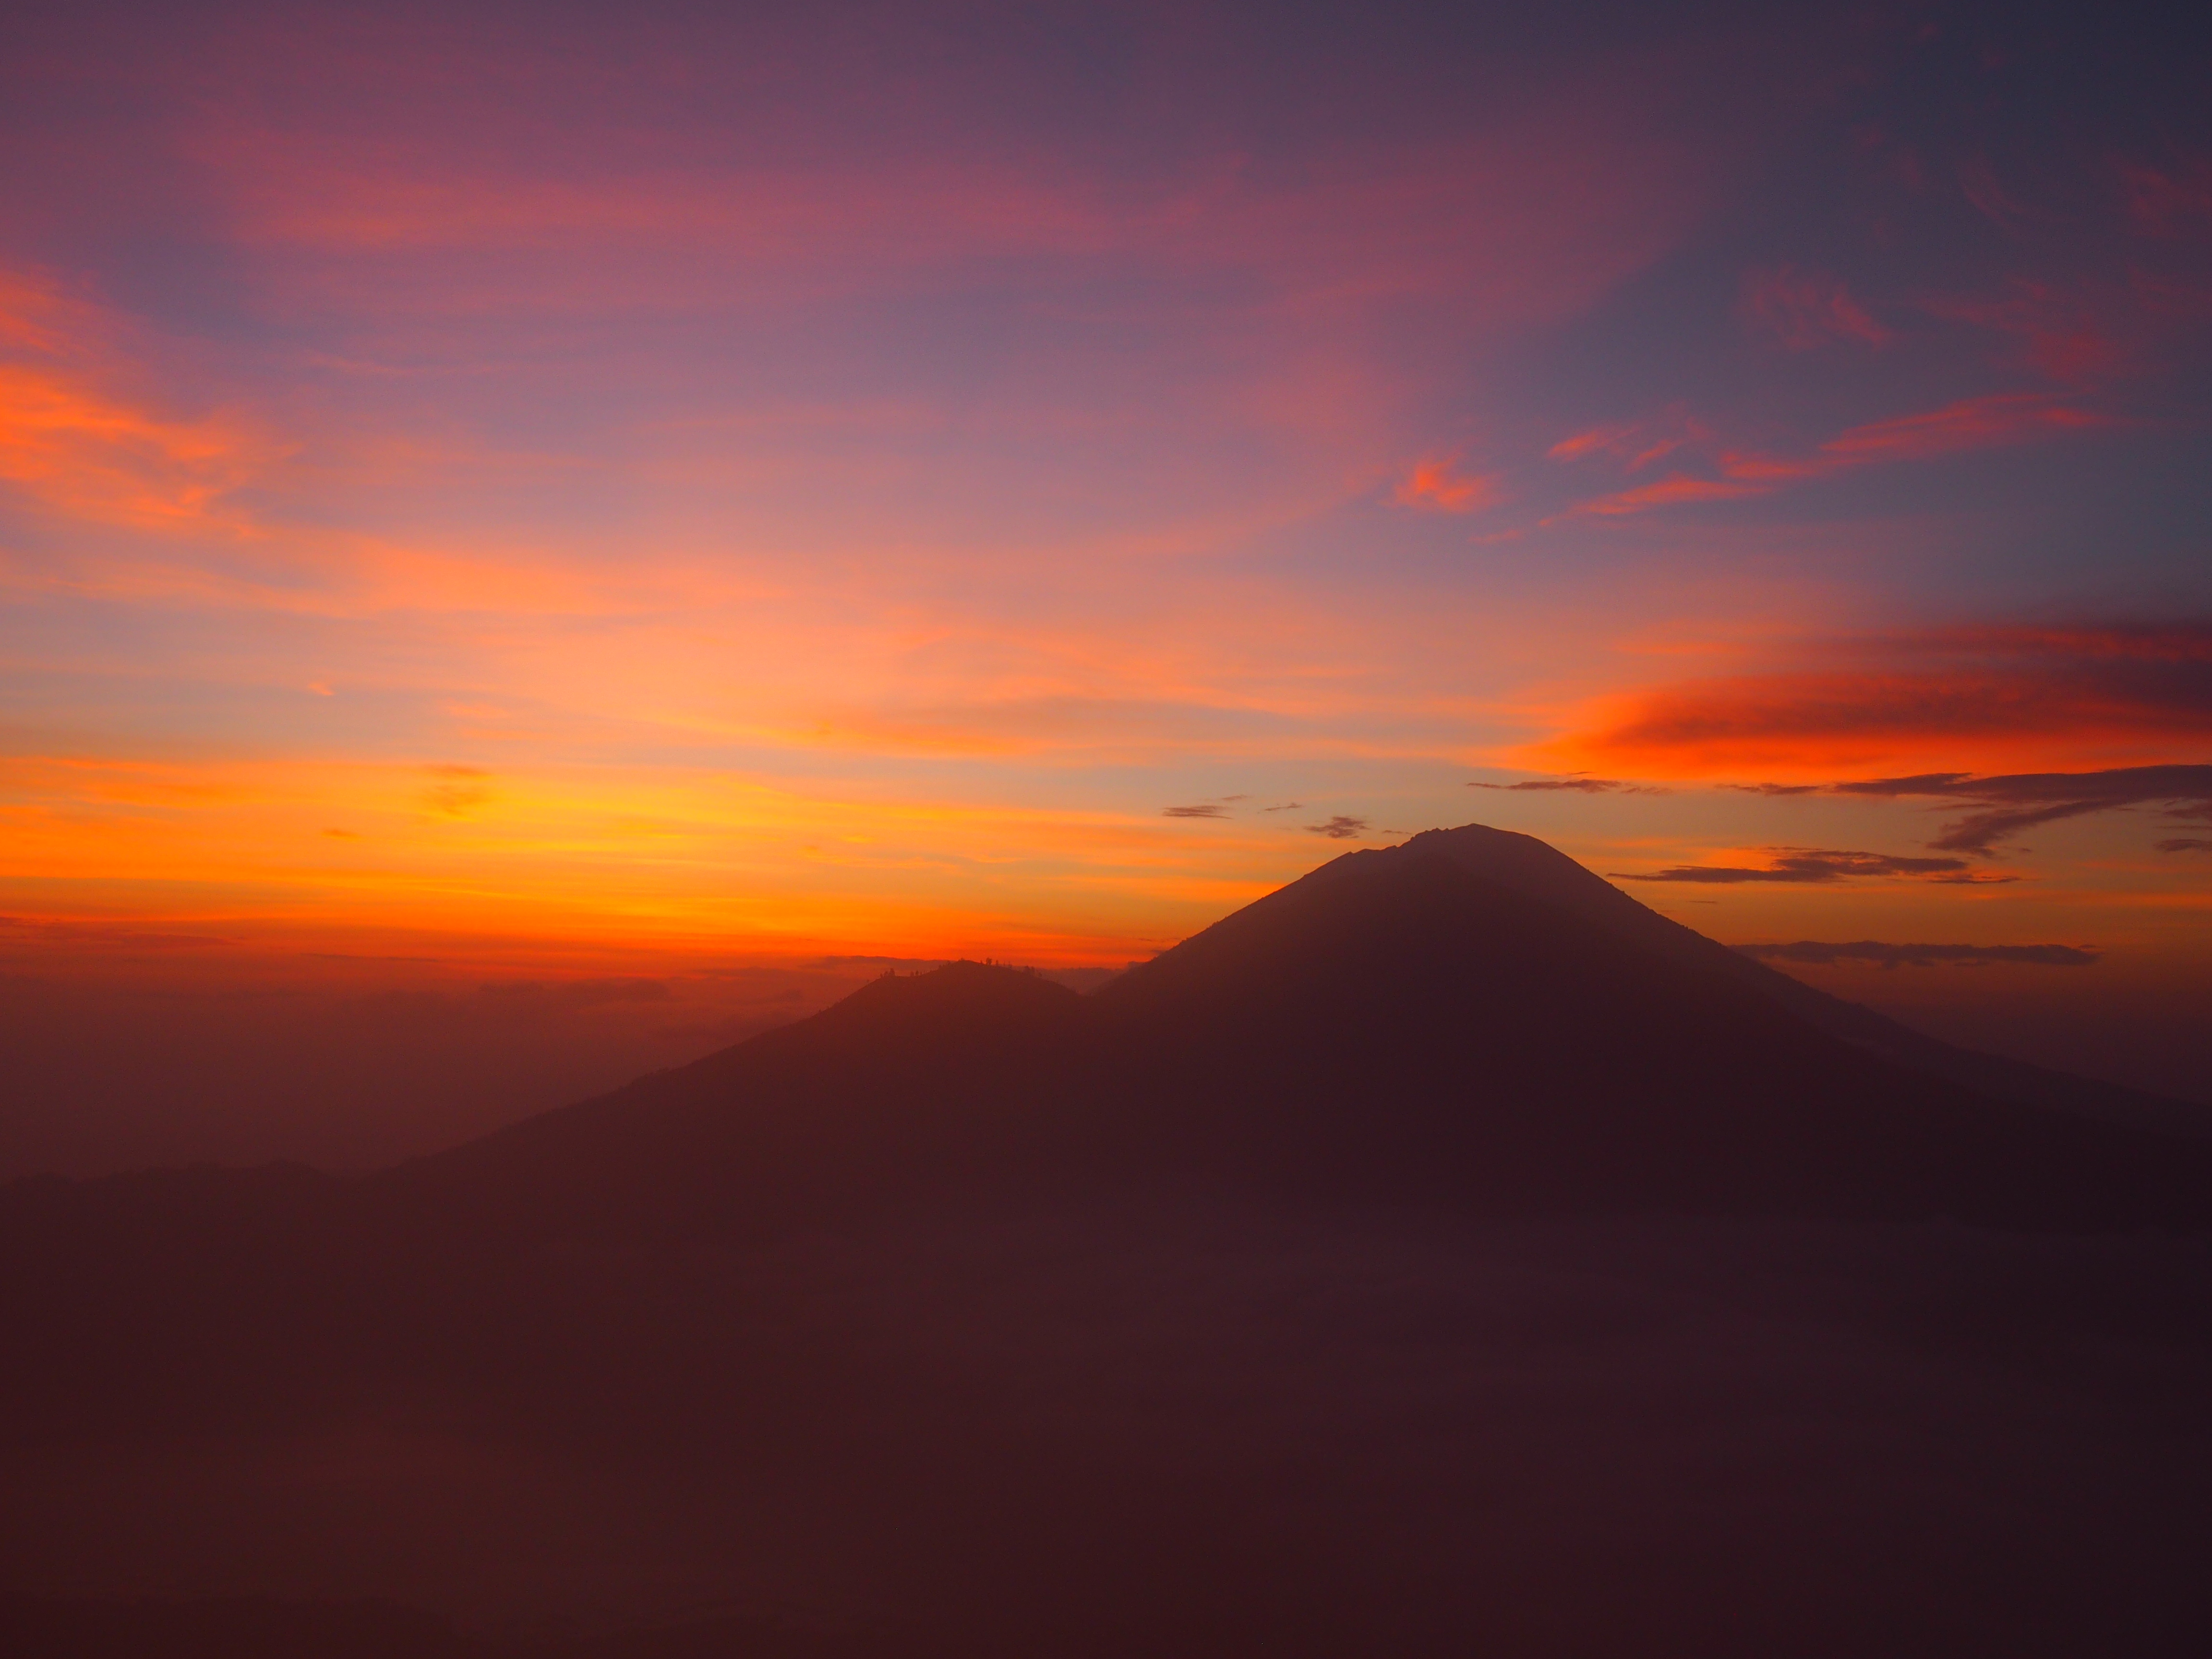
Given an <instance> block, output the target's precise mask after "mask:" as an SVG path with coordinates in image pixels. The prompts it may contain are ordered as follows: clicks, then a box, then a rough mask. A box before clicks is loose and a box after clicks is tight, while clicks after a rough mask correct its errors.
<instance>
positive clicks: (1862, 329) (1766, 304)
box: [1743, 265, 1894, 351]
mask: <svg viewBox="0 0 2212 1659" xmlns="http://www.w3.org/2000/svg"><path fill="white" fill-rule="evenodd" d="M1743 313H1744V316H1745V319H1746V320H1747V321H1748V322H1750V323H1751V324H1752V325H1753V327H1755V328H1758V329H1759V330H1761V331H1764V332H1765V333H1768V334H1771V335H1772V336H1773V337H1775V338H1777V339H1778V340H1780V341H1781V342H1782V343H1783V344H1784V345H1785V346H1787V347H1789V348H1790V350H1792V351H1812V350H1816V349H1819V348H1820V347H1822V346H1829V345H1835V344H1838V343H1846V342H1848V343H1856V344H1859V345H1870V346H1880V345H1887V344H1888V343H1889V342H1890V341H1891V339H1893V337H1894V336H1893V334H1892V333H1891V331H1889V330H1888V329H1887V328H1884V327H1883V326H1882V325H1881V324H1880V323H1878V322H1876V321H1875V319H1873V318H1872V317H1870V316H1869V315H1868V314H1867V310H1866V307H1863V306H1862V305H1861V304H1860V303H1859V302H1858V301H1857V300H1855V299H1853V298H1852V297H1851V294H1850V289H1847V288H1845V287H1844V284H1843V283H1842V282H1841V281H1840V280H1838V278H1836V277H1834V276H1829V275H1828V274H1827V273H1826V272H1825V271H1818V270H1802V269H1800V268H1799V267H1797V266H1796V265H1783V266H1779V267H1778V268H1775V269H1772V270H1754V271H1753V272H1751V273H1750V274H1748V275H1747V276H1745V278H1744V279H1743Z"/></svg>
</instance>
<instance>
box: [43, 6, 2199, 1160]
mask: <svg viewBox="0 0 2212 1659" xmlns="http://www.w3.org/2000/svg"><path fill="white" fill-rule="evenodd" d="M5 31H6V32H5V35H4V51H0V1041H4V1042H5V1043H6V1044H7V1046H8V1048H9V1051H10V1052H11V1054H15V1055H16V1056H18V1063H17V1064H16V1065H15V1066H12V1067H11V1068H10V1070H11V1073H12V1074H11V1076H10V1077H9V1079H8V1080H7V1082H6V1083H5V1084H4V1085H0V1091H4V1094H3V1095H0V1169H6V1170H36V1169H40V1168H66V1169H71V1170H86V1171H92V1170H117V1169H124V1168H129V1167H132V1166H134V1165H137V1164H145V1163H148V1162H159V1161H175V1160H179V1159H191V1158H208V1157H213V1158H244V1159H255V1158H267V1157H272V1156H297V1157H304V1158H312V1159H314V1160H317V1161H319V1162H325V1163H331V1164H350V1165H354V1166H366V1165H369V1164H374V1163H377V1162H379V1161H382V1160H385V1159H388V1158H394V1157H398V1156H400V1155H403V1154H404V1153H407V1152H415V1151H421V1150H426V1149H428V1148H430V1147H433V1146H443V1145H451V1144H453V1143H454V1142H456V1141H458V1140H459V1139H464V1138H465V1137H466V1136H467V1135H469V1134H470V1133H475V1132H477V1131H478V1130H480V1129H483V1128H485V1127H490V1126H492V1125H493V1124H495V1123H497V1122H501V1121H512V1120H513V1119H514V1118H516V1117H518V1116H520V1115H522V1114H523V1113H525V1112H526V1111H528V1110H531V1109H537V1108H541V1107H544V1106H550V1105H552V1104H555V1103H558V1102H559V1101H560V1100H562V1099H563V1098H566V1097H570V1096H572V1095H574V1094H575V1093H578V1092H583V1091H588V1090H590V1089H592V1088H594V1087H599V1086H611V1085H613V1084H615V1083H617V1082H618V1081H620V1080H622V1079H623V1078H625V1077H628V1076H630V1075H633V1074H635V1073H639V1072H641V1071H645V1070H647V1069H651V1068H653V1067H655V1066H665V1065H672V1064H679V1063H683V1062H686V1061H689V1060H692V1059H695V1058H696V1057H698V1056H699V1055H701V1054H706V1053H708V1052H709V1051H711V1050H712V1049H714V1048H716V1047H718V1046H720V1045H721V1044H722V1043H724V1042H726V1041H728V1040H729V1039H730V1038H732V1037H733V1036H742V1035H744V1033H745V1032H747V1031H750V1030H759V1029H762V1028H763V1027H764V1026H766V1025H768V1024H773V1023H775V1022H777V1021H780V1020H781V1019H784V1018H787V1017H789V1016H790V1015H792V1014H794V1013H801V1012H811V1011H812V1010H814V1009H817V1008H819V1007H821V1006H825V1005H826V1004H827V1003H828V1002H829V1001H830V1000H834V999H835V998H836V996H838V995H840V994H842V993H843V992H845V991H846V990H848V989H850V988H851V987H853V986H854V984H856V983H859V982H860V981H861V980H862V979H864V978H866V976H867V975H870V974H872V973H873V972H876V971H878V969H879V968H880V966H881V963H880V962H878V963H865V962H854V961H852V960H850V959H851V958H859V957H872V958H879V959H887V960H888V959H896V960H898V961H902V962H904V963H908V964H909V965H918V964H921V963H928V962H935V961H941V960H946V959H951V958H955V957H963V956H965V957H974V958H978V959H981V958H985V957H994V958H997V959H999V960H1001V961H1006V960H1012V961H1017V962H1021V963H1031V964H1035V965H1038V966H1041V967H1045V968H1049V969H1085V970H1091V971H1092V974H1093V976H1094V977H1095V976H1096V975H1097V973H1102V972H1103V971H1106V970H1112V969H1120V968H1121V967H1122V966H1123V965H1124V964H1125V963H1129V962H1132V961H1141V960H1144V959H1146V957H1150V956H1151V955H1152V954H1153V953H1154V952H1156V951H1159V950H1161V949H1163V948H1164V947H1165V946H1167V945H1170V944H1172V943H1173V942H1174V941H1175V940H1176V939H1182V938H1184V937H1186V936H1188V935H1189V934H1191V933H1194V932H1195V931H1197V930H1198V929H1199V928H1200V927H1204V926H1206V924H1208V923H1210V922H1212V921H1214V920H1215V919H1217V918H1218V917H1219V916H1221V915H1225V914H1226V913H1228V912H1229V911H1231V910H1232V909H1234V908H1236V907H1237V906H1238V905H1240V904H1242V903H1244V902H1249V901H1250V900H1251V899H1254V898H1255V897H1257V896H1260V895H1261V894H1262V893H1264V892H1266V891H1267V890H1270V889H1271V888H1273V887H1274V886H1277V885H1279V884H1281V883H1283V882H1285V881H1287V880H1289V879H1291V878H1294V877H1296V876H1297V875H1299V874H1301V873H1303V872H1304V871H1306V870H1308V869H1310V868H1312V867H1313V866H1316V864H1318V863H1320V862H1321V861H1322V858H1323V857H1325V856H1327V855H1328V854H1333V853H1334V852H1336V851H1339V850H1341V849H1342V848H1344V847H1346V846H1355V845H1362V844H1364V845H1370V846H1374V845H1380V844H1383V843H1384V842H1394V841H1396V840H1399V839H1401V838H1402V836H1404V835H1405V834H1407V833H1410V832H1412V831H1414V830H1418V829H1422V828H1424V827H1425V826H1429V825H1432V824H1444V823H1459V822H1462V821H1463V820H1465V819H1466V818H1468V817H1470V816H1480V817H1485V818H1486V819H1489V820H1492V821H1495V822H1499V823H1506V824H1509V825H1511V826H1513V827H1516V828H1520V829H1527V830H1529V831H1531V832H1534V833H1537V834H1541V835H1542V836H1545V837H1546V838H1547V839H1548V840H1550V841H1552V842H1555V843H1557V844H1559V845H1560V846H1562V847H1564V848H1565V849H1566V850H1568V851H1569V852H1571V853H1572V854H1575V855H1576V856H1577V858H1579V859H1581V860H1583V862H1584V863H1585V864H1587V865H1589V866H1590V867H1592V868H1594V869H1596V870H1598V871H1600V872H1606V873H1608V874H1613V873H1616V872H1617V873H1618V876H1619V878H1620V879H1621V880H1622V882H1623V883H1624V884H1625V885H1626V886H1629V887H1631V888H1632V890H1635V891H1637V892H1638V893H1639V894H1642V895H1644V896H1647V897H1650V899H1651V900H1652V902H1654V903H1655V904H1656V905H1658V906H1659V907H1660V908H1664V909H1666V910H1668V912H1669V913H1670V914H1673V915H1677V916H1678V917H1680V918H1681V919H1683V920H1685V921H1692V922H1693V923H1694V924H1695V925H1696V926H1698V927H1699V928H1700V929H1701V930H1702V931H1704V932H1705V933H1708V934H1711V936H1713V937H1715V938H1717V939H1722V940H1723V941H1725V942H1727V943H1729V944H1731V945H1759V946H1765V947H1769V948H1770V950H1775V949H1779V948H1782V947H1796V946H1800V945H1805V946H1810V947H1814V948H1812V949H1809V950H1800V951H1796V953H1795V954H1787V953H1784V954H1778V955H1771V956H1770V957H1769V959H1770V960H1771V961H1773V962H1774V963H1776V965H1778V967H1780V968H1781V969H1784V971H1787V972H1790V973H1792V974H1795V975H1800V976H1801V977H1803V978H1805V979H1807V980H1808V981H1811V982H1813V983H1815V984H1818V985H1820V986H1821V987H1824V988H1826V989H1829V990H1832V991H1835V992H1838V994H1843V995H1845V996H1847V997H1850V998H1852V999H1854V1000H1868V1001H1872V1002H1875V1003H1878V1004H1880V1005H1881V1006H1883V1007H1885V1008H1886V1009H1888V1010H1889V1011H1891V1012H1899V1013H1902V1014H1904V1015H1905V1017H1907V1018H1911V1019H1913V1020H1916V1021H1917V1022H1918V1023H1920V1024H1923V1025H1925V1026H1927V1027H1929V1029H1931V1030H1936V1031H1937V1032H1939V1033H1940V1034H1942V1035H1944V1036H1948V1037H1950V1038H1952V1039H1954V1040H1956V1041H1959V1042H1965V1043H1966V1044H1968V1045H1970V1046H1975V1047H1980V1048H1996V1049H1999V1050H2003V1051H2007V1052H2013V1053H2017V1054H2021V1055H2022V1056H2024V1057H2026V1058H2029V1059H2033V1060H2039V1061H2041V1062H2043V1063H2045V1064H2049V1065H2056V1066H2063V1067H2067V1068H2070V1069H2073V1070H2076V1071H2081V1072H2086V1073H2093V1074H2096V1075H2099V1076H2102V1077H2106V1078H2108V1079H2112V1080H2113V1081H2116V1082H2119V1083H2124V1084H2130V1085H2136V1086H2137V1087H2142V1088H2148V1089H2151V1090H2154V1091H2160V1092H2164V1093H2166V1094H2170V1095H2188V1096H2191V1097H2195V1098H2197V1099H2200V1100H2201V1099H2203V1098H2205V1087H2206V1085H2205V1084H2204V1082H2203V1079H2205V1078H2207V1077H2212V1047H2209V1046H2208V1044H2212V1036H2208V1035H2207V1034H2208V1033H2209V1032H2212V1018H2207V1009H2206V1005H2205V997H2206V989H2205V987H2207V986H2208V985H2212V942H2208V941H2212V930H2208V927H2207V926H2206V921H2207V916H2208V909H2207V905H2208V902H2212V818H2208V817H2207V816H2206V815H2207V813H2208V811H2212V770H2208V767H2212V623H2208V621H2207V618H2208V617H2212V591H2208V586H2207V575H2206V572H2207V571H2208V569H2212V559H2208V557H2207V549H2206V547H2205V544H2204V529H2203V526H2204V525H2205V523H2206V522H2207V512H2208V508H2212V497H2209V496H2208V490H2212V482H2208V481H2212V465H2207V462H2208V459H2212V458H2208V453H2207V443H2208V435H2207V426H2206V417H2207V415H2208V412H2212V400H2209V399H2208V385H2207V378H2206V371H2207V367H2208V357H2207V352H2208V346H2212V115H2208V112H2207V108H2206V105H2205V102H2204V100H2203V97H2202V88H2203V69H2204V66H2205V64H2206V62H2207V58H2206V54H2205V51H2204V46H2205V41H2204V38H2203V24H2202V21H2201V20H2197V21H2189V20H2187V19H2186V18H2185V16H2184V15H2183V9H2177V8H2166V9H2162V10H2161V11H2160V12H2157V13H2152V12H2149V11H2145V12H2143V13H2142V14H2141V15H2130V14H2129V13H2128V12H2126V11H2125V10H2123V11H2120V12H2112V11H2109V10H2100V11H2098V12H2096V13H2095V14H2093V15H2091V14H2089V13H2087V12H2083V11H2080V10H2079V9H2063V8H2062V9H2036V8H2029V9H2018V8H1995V9H1984V8H1977V7H1972V6H1954V5H1948V4H1917V3H1895V4H1891V3H1876V4H1874V5H1872V6H1868V7H1860V8H1854V9H1844V10H1840V11H1839V10H1837V9H1832V8H1830V9H1814V8H1784V9H1775V8H1772V7H1756V6H1750V5H1732V4H1726V3H1716V4H1705V5H1695V6H1689V7H1670V8H1667V9H1664V10H1663V11H1655V10H1654V9H1650V8H1648V7H1635V6H1626V5H1620V6H1607V5H1576V6H1568V7H1553V8H1542V9H1534V10H1533V11H1532V10H1530V9H1526V8H1522V9H1512V8H1485V7H1480V6H1476V7H1461V8H1450V9H1430V8H1425V7H1418V6H1401V5H1388V4H1386V5H1380V6H1363V7H1358V8H1348V7H1347V8H1328V7H1305V8H1290V9H1285V8H1283V7H1280V6H1273V5H1269V6H1258V5H1254V6H1240V5H1234V4H1230V5H1221V4H1199V5H1195V6H1176V7H1152V6H1143V5H1133V6H1126V7H1123V6H1080V7H1055V6H1050V5H1045V6H1021V7H1015V6H998V5H993V4H987V3H986V4H973V5H970V4H961V3H939V4H927V5H921V4H854V5H845V4H835V3H833V4H822V5H813V4H810V5H803V6H802V5H792V6H781V5H775V4H759V5H746V6H743V7H735V8H719V9H717V8H708V7H699V6H691V5H685V4H677V3H667V4H662V3H642V4H639V5H632V6H624V7H622V8H619V9H616V8H611V7H606V6H592V5H580V4H550V5H544V6H532V7H527V8H525V7H516V6H508V5H503V4H495V3H477V0H464V3H459V4H448V5H440V6H435V7H433V6H428V5H422V6H415V5H407V4H386V5H376V6H360V7H349V6H344V5H339V4H317V5H310V6H299V5H289V6H267V5H257V4H253V3H240V4H234V5H220V6H216V7H213V8H203V7H190V8H186V7H179V6H174V5H160V4H151V5H129V4H112V3H94V4H88V5H82V6H71V7H68V8H60V9H52V8H50V9H46V10H43V11H39V12H34V13H33V12H27V13H26V14H24V15H18V16H12V17H10V18H9V21H8V22H7V24H6V25H5ZM1638 882H1641V883H1644V884H1643V885H1638ZM1838 947H1843V948H1840V949H1839V948H1838ZM1900 947H1901V948H1900ZM1081 982H1087V981H1081ZM309 1076H313V1077H318V1078H322V1079H328V1080H329V1081H328V1083H327V1085H322V1086H319V1087H317V1088H306V1087H303V1086H302V1085H301V1084H300V1082H299V1079H301V1078H303V1077H309Z"/></svg>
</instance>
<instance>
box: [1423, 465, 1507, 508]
mask: <svg viewBox="0 0 2212 1659" xmlns="http://www.w3.org/2000/svg"><path fill="white" fill-rule="evenodd" d="M1500 483H1501V481H1500V480H1499V479H1498V477H1497V475H1496V474H1494V473H1485V474H1480V475H1477V474H1469V473H1463V472H1461V471H1457V470H1456V469H1455V466H1454V465H1453V463H1452V462H1450V461H1448V460H1439V459H1427V460H1423V461H1419V462H1417V463H1416V464H1415V465H1414V467H1413V471H1412V472H1411V473H1410V474H1409V475H1408V476H1407V478H1406V481H1405V482H1404V483H1401V484H1400V485H1399V486H1398V500H1399V501H1400V502H1401V504H1402V505H1404V506H1407V507H1430V508H1431V509H1433V510H1435V511H1437V512H1439V513H1480V511H1482V509H1483V508H1485V507H1495V506H1496V505H1497V504H1498V502H1499V501H1502V500H1503V499H1504V495H1503V494H1502V491H1501V488H1500Z"/></svg>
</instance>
